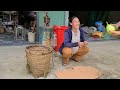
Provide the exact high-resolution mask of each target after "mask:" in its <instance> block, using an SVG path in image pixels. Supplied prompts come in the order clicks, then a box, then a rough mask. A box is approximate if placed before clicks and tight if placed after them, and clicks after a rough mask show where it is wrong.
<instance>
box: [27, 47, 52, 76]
mask: <svg viewBox="0 0 120 90" xmlns="http://www.w3.org/2000/svg"><path fill="white" fill-rule="evenodd" d="M25 51H26V58H27V69H28V70H29V72H30V73H32V75H33V76H34V77H35V78H38V77H42V76H44V77H46V76H47V75H48V73H49V70H50V60H51V57H52V48H50V47H46V46H43V45H34V46H28V47H26V50H25Z"/></svg>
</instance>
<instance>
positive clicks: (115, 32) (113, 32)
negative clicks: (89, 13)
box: [109, 30, 120, 35]
mask: <svg viewBox="0 0 120 90" xmlns="http://www.w3.org/2000/svg"><path fill="white" fill-rule="evenodd" d="M109 32H110V33H111V34H112V35H120V31H112V30H111V31H109Z"/></svg>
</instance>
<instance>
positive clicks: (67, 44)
mask: <svg viewBox="0 0 120 90" xmlns="http://www.w3.org/2000/svg"><path fill="white" fill-rule="evenodd" d="M70 41H71V40H70V36H69V33H68V32H65V33H64V45H65V47H76V46H78V42H75V43H70Z"/></svg>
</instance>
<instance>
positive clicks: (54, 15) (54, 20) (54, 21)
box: [39, 11, 66, 26]
mask: <svg viewBox="0 0 120 90" xmlns="http://www.w3.org/2000/svg"><path fill="white" fill-rule="evenodd" d="M44 15H45V13H44V11H40V12H39V26H43V25H44V18H43V17H44ZM48 16H49V17H50V25H51V26H52V25H65V17H66V15H65V11H48Z"/></svg>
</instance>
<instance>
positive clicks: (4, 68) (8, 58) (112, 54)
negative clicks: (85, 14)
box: [0, 40, 120, 79]
mask: <svg viewBox="0 0 120 90" xmlns="http://www.w3.org/2000/svg"><path fill="white" fill-rule="evenodd" d="M25 47H26V46H1V47H0V79H34V77H33V76H32V75H31V74H30V73H28V70H27V69H26V58H25V55H26V53H25ZM89 48H90V52H89V53H88V54H87V55H86V56H85V57H84V58H83V59H82V60H81V62H75V61H72V60H71V61H70V62H69V65H68V66H62V57H61V55H60V54H59V53H57V54H55V55H54V67H53V68H52V69H51V71H50V72H49V74H48V76H47V77H46V78H44V77H40V78H38V79H56V76H55V75H54V72H56V71H59V70H64V69H67V68H70V67H72V66H80V65H86V66H94V67H96V68H98V69H100V70H101V71H103V72H104V75H103V76H102V77H101V78H103V79H118V78H120V40H112V41H103V42H101V41H100V42H89Z"/></svg>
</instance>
